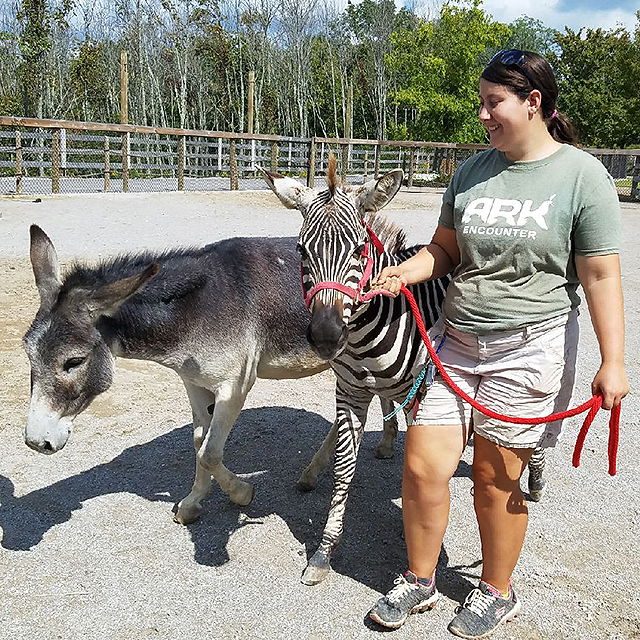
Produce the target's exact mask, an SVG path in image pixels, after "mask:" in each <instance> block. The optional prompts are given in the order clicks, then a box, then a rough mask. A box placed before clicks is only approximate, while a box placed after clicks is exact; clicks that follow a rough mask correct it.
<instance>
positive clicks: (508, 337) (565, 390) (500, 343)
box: [410, 309, 579, 448]
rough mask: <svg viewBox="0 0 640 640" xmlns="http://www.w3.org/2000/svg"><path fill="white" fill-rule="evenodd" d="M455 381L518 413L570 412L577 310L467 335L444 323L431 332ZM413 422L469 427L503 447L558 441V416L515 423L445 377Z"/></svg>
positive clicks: (431, 389)
mask: <svg viewBox="0 0 640 640" xmlns="http://www.w3.org/2000/svg"><path fill="white" fill-rule="evenodd" d="M443 327H444V336H445V338H444V342H443V343H442V347H441V349H440V352H439V354H438V355H439V357H440V359H441V360H442V363H443V365H444V367H445V369H446V371H447V372H448V373H449V375H450V376H451V378H452V379H453V381H454V382H455V383H456V384H457V385H458V386H459V387H460V388H461V389H462V390H463V391H465V392H466V393H467V394H468V395H470V396H471V397H472V398H475V399H476V400H477V401H478V402H479V403H480V404H482V405H483V406H486V407H488V408H490V409H493V410H494V411H496V412H498V413H502V414H504V415H508V416H516V417H521V418H525V417H533V418H537V417H541V416H546V415H550V414H552V413H556V412H558V411H565V410H566V409H567V408H568V405H569V402H570V400H571V393H572V391H573V384H574V381H575V370H576V356H577V351H578V336H579V328H578V311H577V309H576V310H574V311H571V312H570V313H567V314H564V315H562V316H558V317H556V318H552V319H551V320H545V321H543V322H539V323H536V324H533V325H529V326H528V327H523V328H522V329H517V330H513V331H501V332H498V333H492V334H487V335H475V334H470V333H463V332H462V331H458V330H457V329H454V328H453V327H451V326H449V325H446V324H444V323H442V322H439V323H437V324H436V325H435V326H434V327H433V328H432V329H431V330H430V331H429V335H430V336H431V339H432V342H433V344H434V346H435V347H437V346H438V345H439V344H440V341H441V336H442V334H443ZM410 423H411V425H462V424H464V425H466V426H469V427H470V426H473V430H474V431H475V432H476V433H478V434H480V435H481V436H482V437H484V438H486V439H487V440H491V441H492V442H495V443H497V444H499V445H501V446H503V447H509V448H534V447H553V446H554V445H555V444H556V442H557V440H558V436H559V434H560V428H561V424H562V423H561V421H558V422H554V423H546V424H539V425H521V424H512V423H509V422H503V421H500V420H495V419H493V418H488V417H487V416H485V415H483V414H482V413H480V412H479V411H476V410H475V409H472V408H471V406H470V405H469V404H467V403H466V402H464V401H463V400H462V399H461V398H459V397H458V396H457V395H455V393H454V392H453V391H452V390H451V389H450V388H449V387H448V386H447V384H446V383H445V382H444V381H443V380H442V378H441V377H440V375H436V378H435V380H434V382H433V384H432V385H431V387H429V389H427V390H426V392H425V393H424V395H423V396H422V398H421V401H420V404H419V405H418V406H417V407H416V409H415V412H414V415H413V420H411V422H410Z"/></svg>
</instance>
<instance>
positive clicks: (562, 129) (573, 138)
mask: <svg viewBox="0 0 640 640" xmlns="http://www.w3.org/2000/svg"><path fill="white" fill-rule="evenodd" d="M546 122H547V131H548V132H549V133H550V134H551V137H552V138H553V139H554V140H556V141H557V142H562V143H566V144H571V145H573V146H574V147H576V146H578V132H577V131H576V128H575V127H574V126H573V122H571V120H570V119H569V117H568V116H565V115H564V114H563V113H560V112H559V111H558V110H557V109H554V110H553V113H552V114H551V115H550V116H549V117H548V118H546Z"/></svg>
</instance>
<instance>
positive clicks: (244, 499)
mask: <svg viewBox="0 0 640 640" xmlns="http://www.w3.org/2000/svg"><path fill="white" fill-rule="evenodd" d="M255 494H256V488H255V487H254V486H253V485H252V484H249V483H248V482H242V481H240V483H239V484H238V486H237V487H236V488H235V489H233V490H232V491H230V492H229V500H231V502H233V503H235V504H238V505H240V506H241V507H246V506H247V505H248V504H249V503H250V502H251V501H252V500H253V496H254V495H255Z"/></svg>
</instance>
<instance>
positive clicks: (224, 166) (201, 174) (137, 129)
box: [0, 116, 640, 199]
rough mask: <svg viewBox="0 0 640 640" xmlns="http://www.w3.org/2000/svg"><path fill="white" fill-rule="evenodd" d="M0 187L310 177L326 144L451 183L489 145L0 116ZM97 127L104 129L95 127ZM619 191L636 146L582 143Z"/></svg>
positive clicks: (635, 164)
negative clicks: (267, 173)
mask: <svg viewBox="0 0 640 640" xmlns="http://www.w3.org/2000/svg"><path fill="white" fill-rule="evenodd" d="M0 126H1V127H4V130H0V192H2V193H30V194H46V193H86V192H91V191H163V190H164V191H166V190H169V191H171V190H222V189H240V188H262V187H263V186H264V183H263V182H262V180H260V179H259V178H258V176H256V172H255V165H256V164H259V165H261V166H263V167H264V168H267V169H269V170H271V171H276V172H283V173H287V174H289V175H292V176H294V177H297V178H298V179H302V180H304V181H305V182H306V184H307V185H309V186H313V185H314V182H315V178H316V176H317V175H321V174H324V173H325V171H326V165H327V161H328V157H329V153H334V154H335V155H336V157H337V158H338V167H339V171H340V173H341V175H342V176H343V178H344V179H345V180H346V181H348V182H361V181H363V180H366V179H370V178H372V177H374V176H376V177H377V176H379V175H380V174H381V173H384V172H385V171H388V170H390V169H393V168H396V167H400V168H402V169H404V171H405V174H406V184H407V185H408V186H410V187H411V186H413V185H419V184H432V185H433V184H435V185H444V184H447V183H448V181H449V180H450V178H451V176H452V175H453V173H454V171H455V169H456V168H457V167H458V166H459V165H460V163H461V162H463V161H464V160H465V159H466V158H468V157H469V156H470V155H472V154H474V153H477V152H478V151H481V150H483V149H487V148H488V147H487V145H482V144H460V143H452V142H448V143H447V142H420V141H407V140H363V139H347V138H320V137H315V138H291V137H285V136H273V135H263V134H253V135H249V134H246V133H232V132H229V131H203V130H190V129H176V128H161V127H148V126H138V125H125V124H111V123H99V122H75V121H70V120H41V119H36V118H18V117H13V116H0ZM98 134H100V135H98ZM586 151H589V152H590V153H591V154H593V155H594V156H596V157H597V158H598V159H599V160H601V162H602V163H603V164H604V165H605V167H606V168H607V170H608V171H609V172H610V173H611V175H612V176H613V178H614V181H615V182H616V186H617V189H618V193H619V194H620V195H624V196H631V197H634V198H637V199H640V149H586Z"/></svg>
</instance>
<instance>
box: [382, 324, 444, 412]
mask: <svg viewBox="0 0 640 640" xmlns="http://www.w3.org/2000/svg"><path fill="white" fill-rule="evenodd" d="M438 338H440V344H439V345H438V348H437V349H436V353H440V349H442V345H443V344H444V341H445V336H444V335H443V336H438ZM425 377H426V379H427V380H426V385H427V389H428V388H429V387H430V386H431V385H432V384H433V379H434V378H435V377H436V367H435V365H434V364H433V362H429V364H426V365H425V366H424V367H422V370H421V371H420V373H419V374H418V377H417V378H416V381H415V382H414V383H413V386H412V387H411V389H409V393H408V394H407V397H406V398H405V399H404V400H403V402H402V404H399V405H398V406H397V407H396V408H395V409H394V410H393V411H392V412H391V413H390V414H389V415H386V416H383V417H382V419H383V420H384V421H386V420H391V418H393V416H395V415H396V413H398V411H400V410H401V409H404V408H405V407H406V406H407V405H408V404H409V403H410V402H411V401H412V400H413V398H414V397H415V395H416V393H418V389H419V388H420V385H421V384H422V382H423V381H424V379H425Z"/></svg>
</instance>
